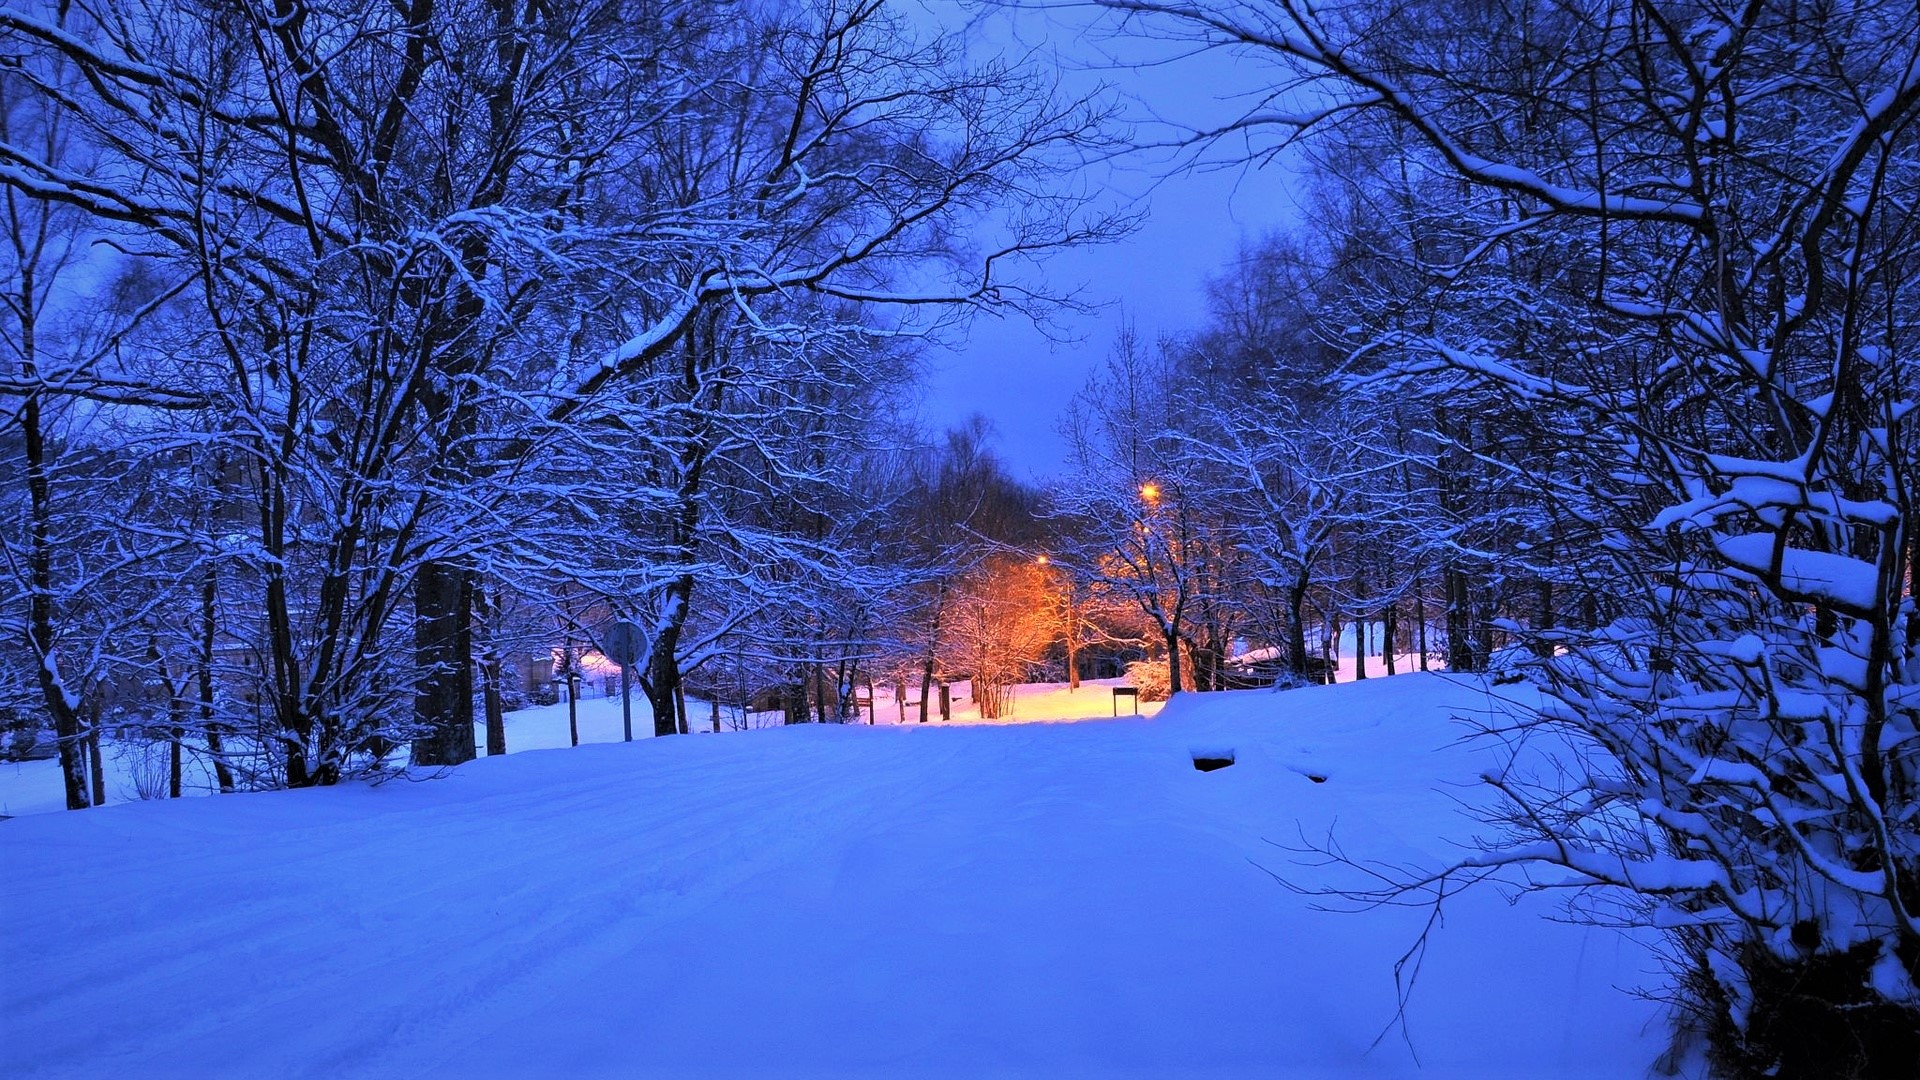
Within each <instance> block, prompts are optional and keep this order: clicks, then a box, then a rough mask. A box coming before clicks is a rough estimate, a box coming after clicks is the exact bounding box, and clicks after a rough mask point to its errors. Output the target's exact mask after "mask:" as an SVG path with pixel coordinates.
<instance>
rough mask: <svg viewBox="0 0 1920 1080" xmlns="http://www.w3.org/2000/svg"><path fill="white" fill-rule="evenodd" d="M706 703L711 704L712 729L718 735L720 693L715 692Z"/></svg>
mask: <svg viewBox="0 0 1920 1080" xmlns="http://www.w3.org/2000/svg"><path fill="white" fill-rule="evenodd" d="M707 704H709V705H711V706H713V731H714V734H716V735H718V734H719V733H720V695H718V694H715V695H714V697H713V700H712V701H709V702H707Z"/></svg>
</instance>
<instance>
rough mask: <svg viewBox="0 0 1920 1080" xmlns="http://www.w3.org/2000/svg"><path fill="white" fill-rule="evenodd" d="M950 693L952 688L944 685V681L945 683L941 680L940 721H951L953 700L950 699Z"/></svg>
mask: <svg viewBox="0 0 1920 1080" xmlns="http://www.w3.org/2000/svg"><path fill="white" fill-rule="evenodd" d="M952 693H953V688H952V687H950V686H948V685H947V684H946V681H945V680H941V683H940V719H942V720H951V719H953V698H952Z"/></svg>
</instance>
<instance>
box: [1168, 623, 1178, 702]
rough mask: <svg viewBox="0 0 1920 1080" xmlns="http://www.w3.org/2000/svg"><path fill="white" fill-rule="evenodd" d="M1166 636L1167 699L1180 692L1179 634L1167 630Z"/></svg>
mask: <svg viewBox="0 0 1920 1080" xmlns="http://www.w3.org/2000/svg"><path fill="white" fill-rule="evenodd" d="M1166 636H1167V698H1168V700H1172V698H1173V696H1174V695H1175V694H1178V693H1179V692H1180V674H1181V672H1180V632H1179V631H1178V630H1172V629H1169V630H1168V631H1167V632H1166Z"/></svg>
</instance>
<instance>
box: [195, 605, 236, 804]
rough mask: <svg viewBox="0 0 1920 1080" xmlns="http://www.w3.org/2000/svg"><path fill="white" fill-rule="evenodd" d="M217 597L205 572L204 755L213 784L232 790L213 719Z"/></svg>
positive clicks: (202, 622)
mask: <svg viewBox="0 0 1920 1080" xmlns="http://www.w3.org/2000/svg"><path fill="white" fill-rule="evenodd" d="M218 593H219V579H218V578H217V577H216V576H215V574H214V571H213V570H212V569H211V568H209V569H208V570H207V576H206V580H205V581H203V582H202V583H201V585H200V657H199V666H200V671H199V675H200V728H201V730H202V731H204V732H206V736H207V753H208V755H209V756H210V757H212V758H213V778H214V782H215V783H217V784H219V785H220V790H221V791H223V792H230V791H232V790H233V767H232V766H230V765H228V764H227V748H226V746H225V745H224V744H223V740H222V739H221V737H220V725H219V724H218V723H217V722H216V721H215V720H214V718H213V715H214V714H213V635H214V629H215V627H216V625H217V619H216V618H215V612H214V601H215V600H216V599H217V596H218Z"/></svg>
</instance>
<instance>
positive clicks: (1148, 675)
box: [1126, 660, 1172, 701]
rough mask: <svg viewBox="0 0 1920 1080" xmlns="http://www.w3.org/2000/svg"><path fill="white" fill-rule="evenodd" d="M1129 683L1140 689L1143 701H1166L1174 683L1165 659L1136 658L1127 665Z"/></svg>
mask: <svg viewBox="0 0 1920 1080" xmlns="http://www.w3.org/2000/svg"><path fill="white" fill-rule="evenodd" d="M1126 677H1127V683H1128V685H1130V686H1133V687H1135V688H1136V689H1138V690H1139V691H1140V700H1141V701H1165V700H1167V698H1168V696H1169V694H1168V692H1167V691H1168V689H1169V687H1170V686H1171V685H1172V684H1171V683H1170V682H1169V681H1168V676H1167V662H1166V661H1165V660H1135V661H1134V662H1133V663H1131V664H1128V665H1127V676H1126Z"/></svg>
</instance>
